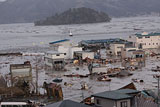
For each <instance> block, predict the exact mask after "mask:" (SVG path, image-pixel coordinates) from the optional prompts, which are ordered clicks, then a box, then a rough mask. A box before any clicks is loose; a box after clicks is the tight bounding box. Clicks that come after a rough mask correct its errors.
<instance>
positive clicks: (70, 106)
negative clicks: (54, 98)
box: [46, 100, 91, 107]
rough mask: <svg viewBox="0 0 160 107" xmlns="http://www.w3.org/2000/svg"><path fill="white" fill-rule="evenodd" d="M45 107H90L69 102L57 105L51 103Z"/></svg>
mask: <svg viewBox="0 0 160 107" xmlns="http://www.w3.org/2000/svg"><path fill="white" fill-rule="evenodd" d="M46 107H91V106H88V105H85V104H82V103H78V102H75V101H71V100H63V101H60V102H57V103H53V104H50V105H47V106H46Z"/></svg>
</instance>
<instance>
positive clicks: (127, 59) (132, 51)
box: [121, 48, 145, 68]
mask: <svg viewBox="0 0 160 107" xmlns="http://www.w3.org/2000/svg"><path fill="white" fill-rule="evenodd" d="M121 58H122V66H124V67H130V66H136V67H138V68H139V67H144V66H145V51H143V50H139V49H138V48H123V49H122V56H121Z"/></svg>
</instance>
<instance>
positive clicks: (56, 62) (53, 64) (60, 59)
mask: <svg viewBox="0 0 160 107" xmlns="http://www.w3.org/2000/svg"><path fill="white" fill-rule="evenodd" d="M65 57H66V53H59V52H53V51H50V52H47V53H46V54H45V57H44V61H45V67H46V69H48V70H56V71H59V70H63V69H64V66H65V61H64V59H65Z"/></svg>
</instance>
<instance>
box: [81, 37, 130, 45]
mask: <svg viewBox="0 0 160 107" xmlns="http://www.w3.org/2000/svg"><path fill="white" fill-rule="evenodd" d="M81 43H82V44H95V43H108V44H110V43H118V44H125V43H131V42H128V41H126V40H123V39H120V38H111V39H99V40H83V41H81Z"/></svg>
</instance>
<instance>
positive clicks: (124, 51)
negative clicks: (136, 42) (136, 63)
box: [121, 48, 138, 59]
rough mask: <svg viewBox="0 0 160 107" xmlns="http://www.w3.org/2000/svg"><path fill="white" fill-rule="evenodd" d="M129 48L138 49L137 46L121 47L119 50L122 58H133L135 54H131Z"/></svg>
mask: <svg viewBox="0 0 160 107" xmlns="http://www.w3.org/2000/svg"><path fill="white" fill-rule="evenodd" d="M130 50H135V51H136V50H138V48H123V49H122V50H121V56H122V59H124V58H133V57H134V56H135V55H134V54H133V52H134V51H130Z"/></svg>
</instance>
